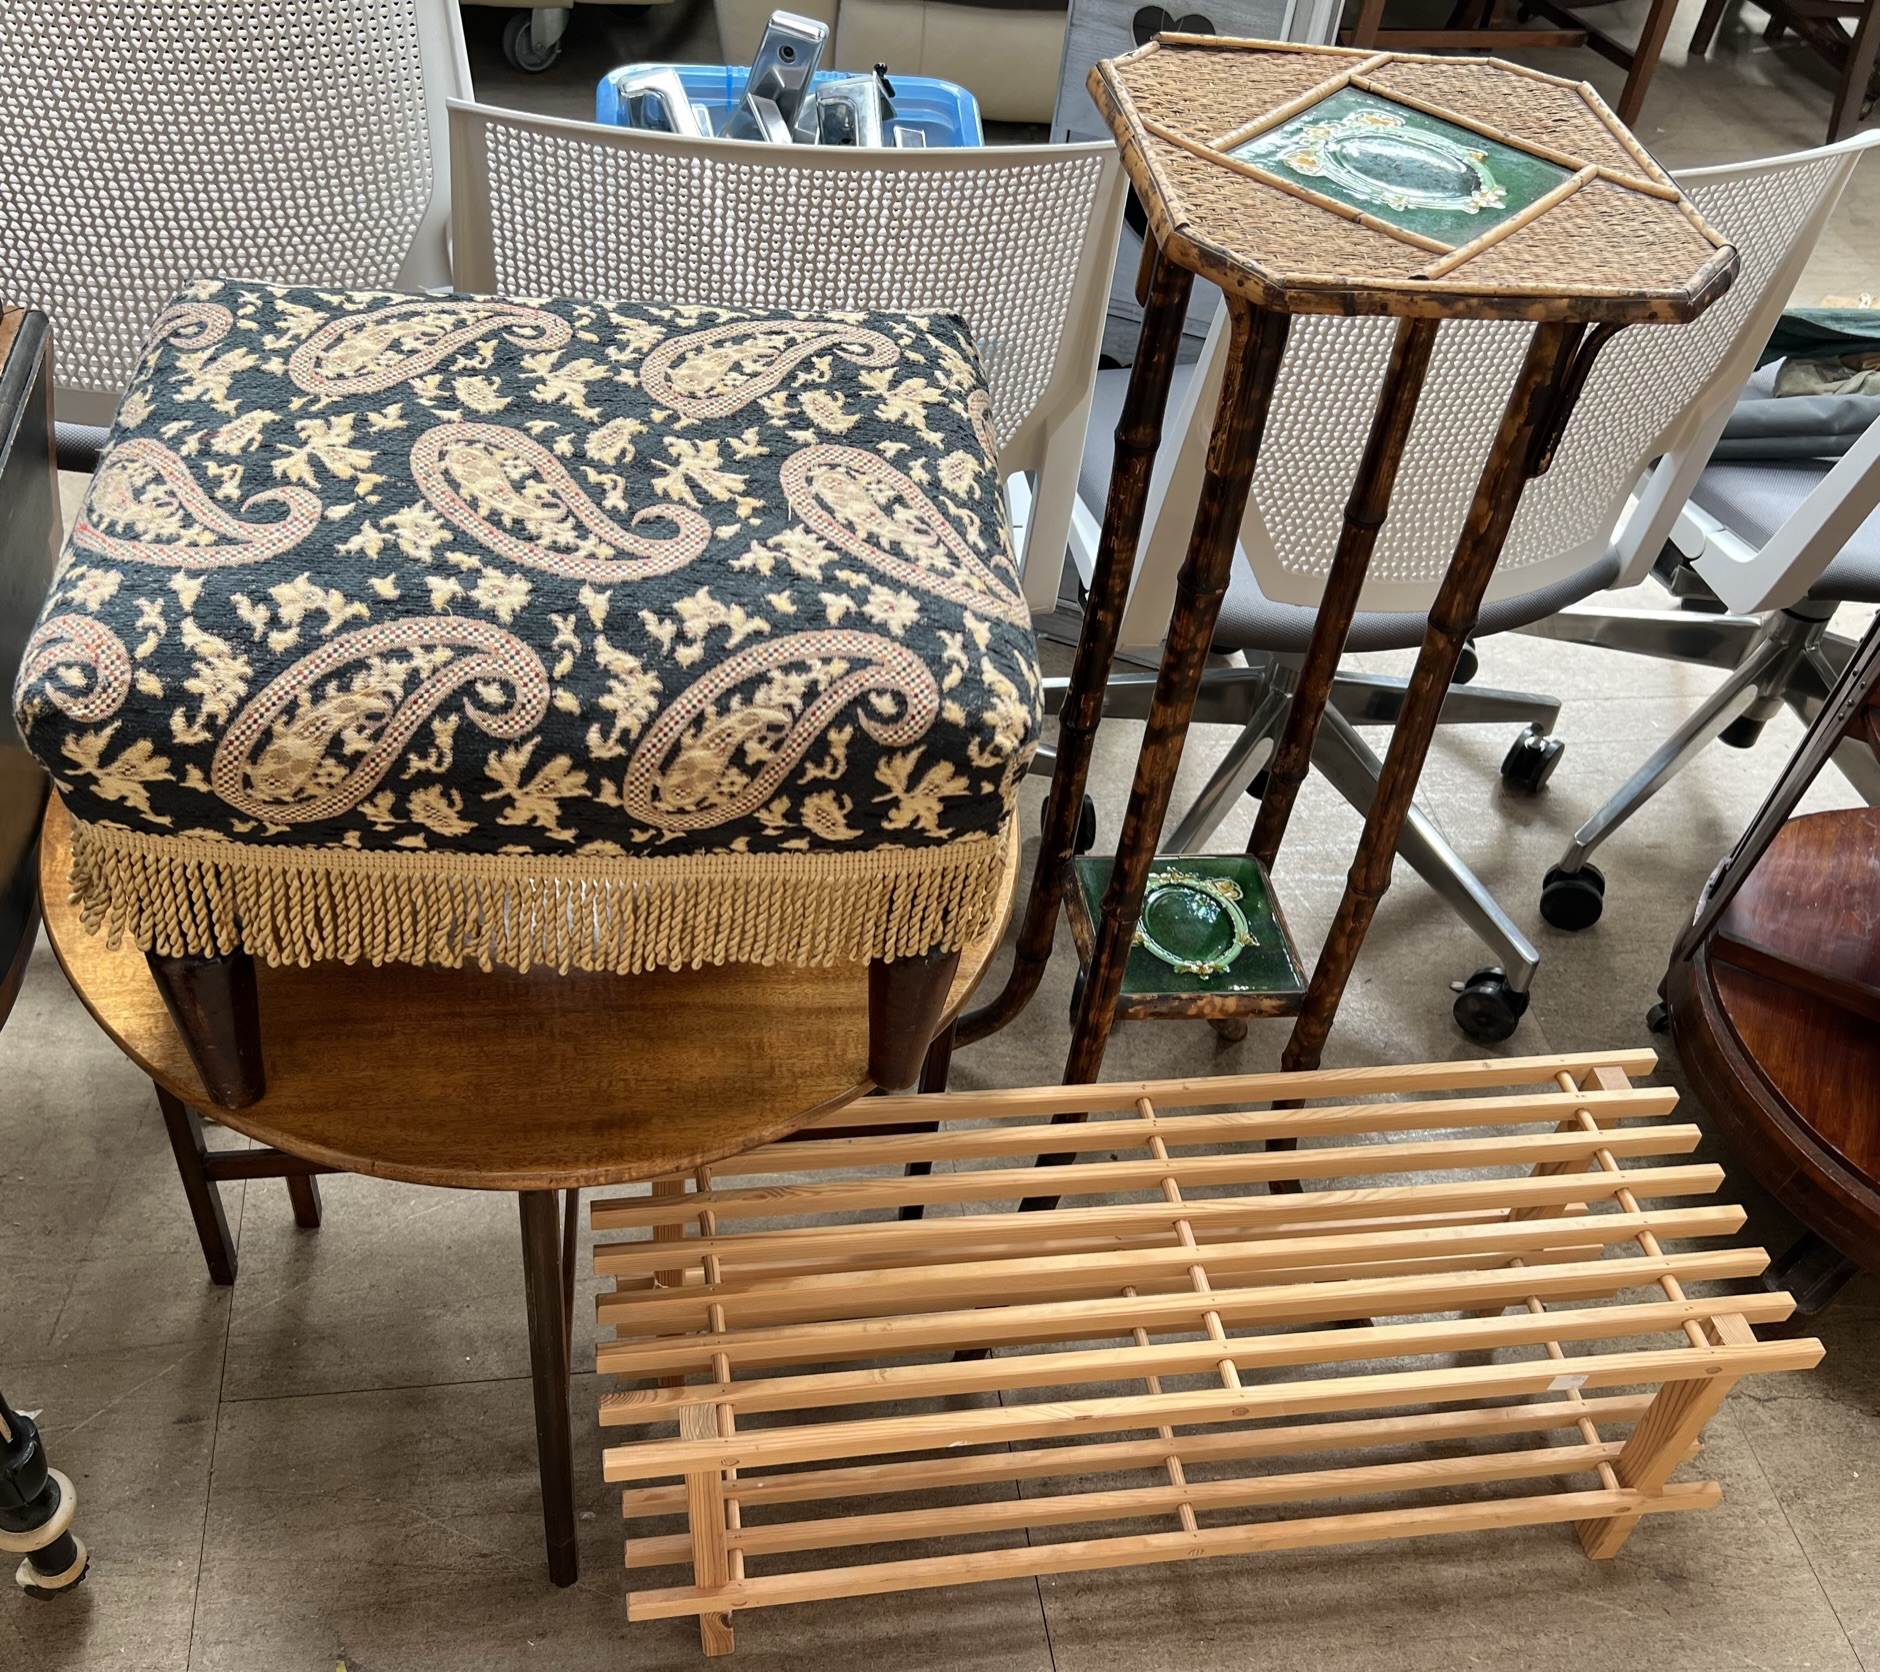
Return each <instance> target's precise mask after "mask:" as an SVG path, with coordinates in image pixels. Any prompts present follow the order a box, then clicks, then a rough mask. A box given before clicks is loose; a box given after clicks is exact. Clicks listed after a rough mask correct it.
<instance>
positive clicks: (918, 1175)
mask: <svg viewBox="0 0 1880 1672" xmlns="http://www.w3.org/2000/svg"><path fill="white" fill-rule="evenodd" d="M954 1036H955V1029H954V1024H953V1023H951V1022H949V1023H948V1024H947V1025H946V1026H945V1027H943V1028H942V1029H941V1030H940V1031H939V1032H938V1033H937V1034H935V1035H934V1036H933V1043H932V1044H931V1045H929V1046H928V1047H927V1057H926V1060H925V1061H924V1062H922V1063H921V1065H920V1085H919V1087H918V1088H917V1089H918V1090H919V1091H921V1092H936V1091H945V1090H946V1089H947V1074H948V1072H949V1071H950V1070H951V1068H952V1067H953V1040H954ZM901 1130H903V1131H906V1132H938V1131H939V1130H940V1123H939V1122H938V1121H937V1120H931V1121H922V1122H921V1123H920V1125H918V1126H908V1127H903V1128H902V1129H901ZM932 1171H933V1163H932V1162H931V1161H910V1162H908V1164H907V1165H906V1167H904V1168H903V1169H902V1173H901V1176H902V1177H903V1178H910V1179H924V1178H925V1177H926V1176H927V1175H928V1174H929V1173H931V1172H932ZM925 1212H926V1208H925V1207H924V1205H923V1204H922V1203H920V1202H903V1203H902V1204H901V1211H900V1215H899V1217H900V1218H902V1219H919V1218H920V1217H922V1215H923V1214H924V1213H925Z"/></svg>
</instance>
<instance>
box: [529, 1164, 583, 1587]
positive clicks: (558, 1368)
mask: <svg viewBox="0 0 1880 1672" xmlns="http://www.w3.org/2000/svg"><path fill="white" fill-rule="evenodd" d="M516 1205H517V1207H518V1209H519V1210H520V1212H521V1216H522V1288H523V1294H524V1296H525V1298H526V1300H527V1302H528V1309H529V1371H530V1375H531V1377H532V1379H533V1380H534V1383H535V1453H536V1459H537V1462H538V1464H539V1466H540V1469H541V1474H542V1527H543V1533H544V1536H545V1538H546V1541H547V1545H548V1577H549V1578H550V1580H552V1581H553V1582H554V1583H555V1584H557V1585H572V1584H573V1583H574V1582H575V1580H576V1578H578V1577H579V1575H580V1564H579V1558H578V1557H577V1555H576V1552H575V1538H574V1439H573V1435H572V1434H571V1432H570V1428H569V1422H568V1365H569V1347H568V1334H569V1332H568V1314H567V1311H566V1304H567V1303H566V1298H565V1291H564V1288H563V1283H564V1281H565V1280H564V1278H563V1275H562V1242H561V1238H562V1228H561V1212H560V1202H559V1200H558V1195H557V1192H555V1191H553V1190H519V1191H517V1192H516Z"/></svg>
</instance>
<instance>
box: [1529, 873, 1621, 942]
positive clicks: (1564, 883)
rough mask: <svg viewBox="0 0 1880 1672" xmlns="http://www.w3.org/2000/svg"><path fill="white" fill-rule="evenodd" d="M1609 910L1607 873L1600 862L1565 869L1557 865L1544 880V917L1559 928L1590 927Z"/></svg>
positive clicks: (1542, 889)
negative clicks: (1607, 905) (1607, 906)
mask: <svg viewBox="0 0 1880 1672" xmlns="http://www.w3.org/2000/svg"><path fill="white" fill-rule="evenodd" d="M1605 909H1606V876H1605V873H1604V872H1603V871H1601V870H1600V868H1599V867H1598V866H1597V865H1582V866H1581V867H1580V868H1579V870H1577V871H1563V870H1561V868H1560V867H1559V866H1558V865H1556V866H1554V867H1553V868H1552V869H1551V870H1549V871H1548V873H1547V875H1546V876H1545V877H1544V878H1543V879H1542V881H1541V916H1542V917H1544V918H1545V919H1546V920H1547V921H1548V922H1549V923H1551V924H1552V925H1553V926H1554V927H1555V928H1556V929H1567V930H1570V931H1573V932H1575V933H1577V932H1578V931H1579V930H1581V929H1590V928H1592V926H1593V925H1594V924H1595V923H1597V922H1598V921H1599V914H1600V913H1601V912H1603V911H1604V910H1605Z"/></svg>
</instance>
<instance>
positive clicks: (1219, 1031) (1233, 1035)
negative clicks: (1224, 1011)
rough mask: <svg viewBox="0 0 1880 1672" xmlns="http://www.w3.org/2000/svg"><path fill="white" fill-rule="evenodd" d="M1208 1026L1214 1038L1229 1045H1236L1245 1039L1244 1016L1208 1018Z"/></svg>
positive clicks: (1245, 1020)
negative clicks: (1212, 1031)
mask: <svg viewBox="0 0 1880 1672" xmlns="http://www.w3.org/2000/svg"><path fill="white" fill-rule="evenodd" d="M1208 1026H1209V1027H1211V1028H1212V1029H1213V1030H1214V1036H1215V1038H1217V1039H1221V1040H1224V1041H1225V1042H1226V1043H1227V1044H1229V1045H1238V1044H1239V1043H1240V1042H1241V1041H1242V1040H1243V1039H1245V1038H1246V1037H1247V1019H1246V1018H1245V1017H1244V1016H1210V1017H1209V1018H1208Z"/></svg>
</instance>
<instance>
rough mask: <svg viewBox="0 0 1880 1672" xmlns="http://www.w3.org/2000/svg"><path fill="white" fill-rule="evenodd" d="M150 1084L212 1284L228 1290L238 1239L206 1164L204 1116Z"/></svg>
mask: <svg viewBox="0 0 1880 1672" xmlns="http://www.w3.org/2000/svg"><path fill="white" fill-rule="evenodd" d="M151 1084H152V1085H153V1086H155V1087H156V1093H157V1107H158V1108H159V1109H160V1110H161V1111H162V1112H163V1129H164V1131H166V1132H167V1133H168V1134H169V1137H170V1153H171V1154H172V1155H174V1156H175V1157H176V1171H177V1175H178V1177H180V1178H181V1179H182V1181H183V1195H184V1197H185V1198H186V1199H187V1200H188V1202H189V1217H190V1218H191V1219H192V1220H194V1221H195V1224H196V1240H197V1242H199V1243H200V1244H201V1245H202V1257H203V1261H204V1263H205V1264H207V1266H208V1267H209V1281H210V1282H211V1283H218V1284H221V1285H222V1286H223V1287H227V1286H228V1285H229V1284H231V1283H233V1282H234V1281H235V1267H236V1257H235V1239H234V1237H233V1236H231V1235H230V1234H229V1228H228V1214H227V1213H226V1212H224V1211H223V1207H222V1187H221V1186H220V1185H219V1184H217V1183H216V1181H215V1180H214V1179H212V1178H210V1177H209V1174H208V1170H207V1168H206V1167H205V1165H204V1163H205V1161H206V1160H207V1158H208V1154H209V1143H208V1140H207V1139H206V1138H204V1137H203V1135H202V1116H201V1115H199V1114H197V1113H196V1111H195V1110H194V1109H192V1108H190V1107H189V1105H188V1104H186V1103H184V1102H183V1100H182V1099H181V1098H180V1097H173V1096H171V1094H170V1093H169V1092H167V1091H165V1090H164V1089H163V1087H161V1086H157V1085H156V1082H155V1081H152V1082H151Z"/></svg>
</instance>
